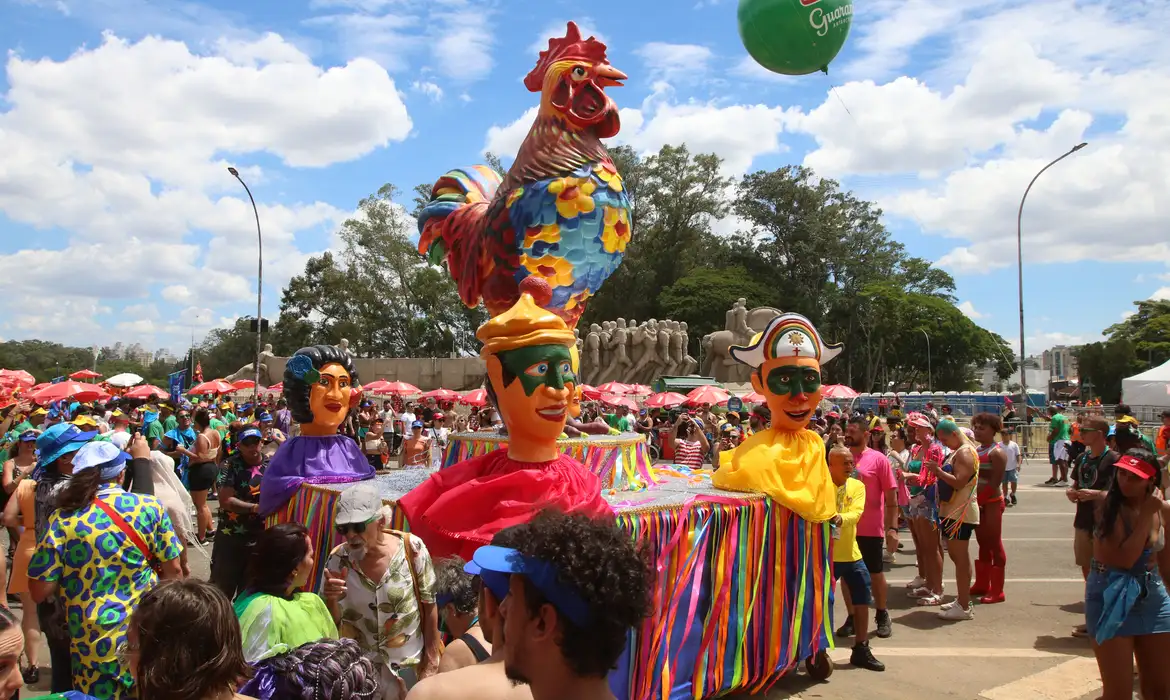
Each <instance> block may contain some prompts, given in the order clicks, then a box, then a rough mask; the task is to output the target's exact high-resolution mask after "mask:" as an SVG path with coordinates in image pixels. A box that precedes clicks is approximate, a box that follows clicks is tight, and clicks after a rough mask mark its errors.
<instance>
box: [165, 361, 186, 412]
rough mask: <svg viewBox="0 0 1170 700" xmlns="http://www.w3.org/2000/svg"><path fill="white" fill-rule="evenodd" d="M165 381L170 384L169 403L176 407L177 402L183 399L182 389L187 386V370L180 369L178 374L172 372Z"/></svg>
mask: <svg viewBox="0 0 1170 700" xmlns="http://www.w3.org/2000/svg"><path fill="white" fill-rule="evenodd" d="M167 379H168V380H169V382H170V387H169V388H170V391H171V401H172V402H174V403H175V404H176V405H178V403H179V400H180V399H181V398H182V397H183V387H185V386H186V384H187V370H185V369H181V370H179V371H178V372H172V373H171V374H170V376H168V377H167Z"/></svg>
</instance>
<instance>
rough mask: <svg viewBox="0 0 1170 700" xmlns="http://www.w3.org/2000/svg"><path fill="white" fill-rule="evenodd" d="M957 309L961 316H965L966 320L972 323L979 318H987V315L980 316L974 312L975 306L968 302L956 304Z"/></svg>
mask: <svg viewBox="0 0 1170 700" xmlns="http://www.w3.org/2000/svg"><path fill="white" fill-rule="evenodd" d="M958 307H959V311H962V312H963V315H964V316H966V317H967V318H969V319H971V320H972V321H977V320H979V319H981V318H987V317H988V314H981V313H979V312H978V311H976V310H975V305H974V304H972V303H971V302H969V301H964V302H962V303H960V304H958Z"/></svg>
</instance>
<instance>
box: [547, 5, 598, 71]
mask: <svg viewBox="0 0 1170 700" xmlns="http://www.w3.org/2000/svg"><path fill="white" fill-rule="evenodd" d="M570 20H572V21H573V22H576V23H577V29H579V30H580V31H581V36H583V37H586V38H588V37H593V38H594V39H597V40H598V41H600V42H601V43H603V44H608V43H609V42H607V41H606V40H605V35H604V34H602V33H601V32H599V31H597V24H596V23H595V22H594V21H593V19H592V18H591V17H566V18H565V19H561V20H553V21H551V22H549V23H548V24H545V25H544V29H542V30H541V32H540V34H539V35H537V37H536V40H535V41H533V42H532V43H531V44H530V45H529V46H528V53H530V54H532V65H534V66H535V65H536V57H537V56H539V55H540V52H541V51H547V50H548V40H549V39H560V38H563V37H564V36H565V30H566V29H567V28H568V26H569V21H570Z"/></svg>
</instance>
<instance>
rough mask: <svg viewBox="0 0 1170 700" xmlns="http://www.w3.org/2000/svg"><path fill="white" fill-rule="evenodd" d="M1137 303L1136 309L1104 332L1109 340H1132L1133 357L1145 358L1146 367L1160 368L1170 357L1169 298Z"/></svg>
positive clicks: (1135, 303)
mask: <svg viewBox="0 0 1170 700" xmlns="http://www.w3.org/2000/svg"><path fill="white" fill-rule="evenodd" d="M1134 305H1135V306H1137V311H1136V312H1135V313H1134V314H1133V315H1132V316H1130V317H1129V318H1127V319H1125V320H1124V321H1122V322H1121V323H1117V324H1114V325H1112V326H1110V327H1108V328H1106V329H1105V335H1107V336H1108V337H1109V339H1110V340H1128V341H1130V343H1131V344H1132V347H1133V353H1134V356H1135V357H1136V358H1137V359H1138V360H1144V361H1145V364H1146V367H1145V368H1149V367H1157V366H1158V365H1160V364H1163V363H1165V362H1166V361H1167V360H1170V300H1152V299H1148V300H1145V301H1135V302H1134ZM1116 347H1117V348H1118V349H1120V348H1121V347H1122V346H1116ZM1143 369H1144V368H1143Z"/></svg>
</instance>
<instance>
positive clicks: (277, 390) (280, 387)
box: [268, 382, 284, 394]
mask: <svg viewBox="0 0 1170 700" xmlns="http://www.w3.org/2000/svg"><path fill="white" fill-rule="evenodd" d="M268 390H269V391H271V392H273V393H276V394H279V393H281V392H282V391H284V382H277V383H275V384H273V385H272V386H270V387H268Z"/></svg>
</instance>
